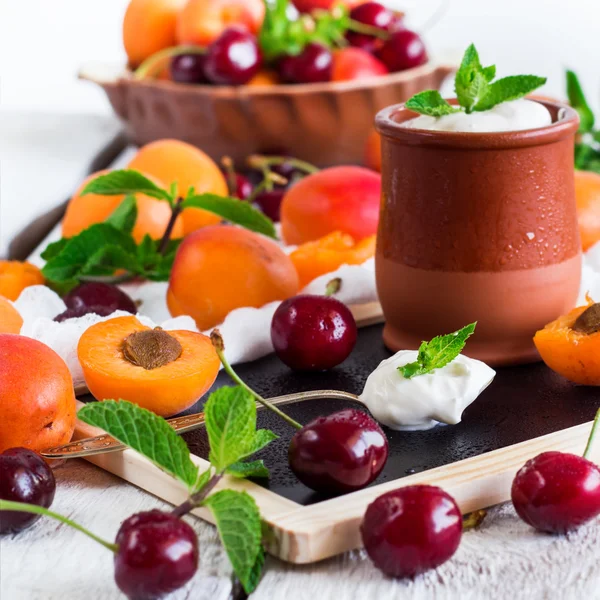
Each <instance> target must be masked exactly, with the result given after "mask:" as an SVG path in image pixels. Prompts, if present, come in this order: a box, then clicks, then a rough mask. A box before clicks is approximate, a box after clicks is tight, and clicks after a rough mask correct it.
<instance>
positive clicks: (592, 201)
mask: <svg viewBox="0 0 600 600" xmlns="http://www.w3.org/2000/svg"><path fill="white" fill-rule="evenodd" d="M575 199H576V200H577V216H578V220H579V232H580V234H581V245H582V246H583V250H584V251H585V250H587V249H588V248H591V247H592V246H593V245H594V244H595V243H596V242H598V241H600V175H599V174H598V173H592V172H591V171H575Z"/></svg>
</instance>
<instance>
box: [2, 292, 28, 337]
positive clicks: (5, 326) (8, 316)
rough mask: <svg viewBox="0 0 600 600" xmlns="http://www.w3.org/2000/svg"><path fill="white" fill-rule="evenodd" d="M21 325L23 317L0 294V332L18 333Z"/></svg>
mask: <svg viewBox="0 0 600 600" xmlns="http://www.w3.org/2000/svg"><path fill="white" fill-rule="evenodd" d="M21 327H23V317H21V315H20V314H19V311H18V310H17V309H16V308H15V307H14V306H13V305H12V303H11V302H10V300H8V299H6V298H5V297H4V296H0V333H19V332H20V331H21Z"/></svg>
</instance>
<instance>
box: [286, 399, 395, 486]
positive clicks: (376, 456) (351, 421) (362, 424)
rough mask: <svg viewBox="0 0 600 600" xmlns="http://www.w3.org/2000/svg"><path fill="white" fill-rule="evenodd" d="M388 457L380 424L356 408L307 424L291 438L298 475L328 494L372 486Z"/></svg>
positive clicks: (292, 461)
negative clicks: (370, 484)
mask: <svg viewBox="0 0 600 600" xmlns="http://www.w3.org/2000/svg"><path fill="white" fill-rule="evenodd" d="M387 457H388V441H387V438H386V437H385V434H384V433H383V431H382V430H381V427H379V425H378V424H377V423H376V422H375V421H374V420H373V419H372V418H371V417H370V416H369V415H367V414H366V413H364V412H362V411H360V410H356V409H353V408H349V409H346V410H342V411H340V412H336V413H334V414H332V415H329V416H326V417H318V418H317V419H315V420H314V421H311V422H310V423H309V424H308V425H305V426H304V427H303V428H302V429H300V430H299V431H298V432H297V433H296V434H295V435H294V437H293V438H292V441H291V442H290V447H289V453H288V459H289V464H290V467H291V469H292V471H293V472H294V473H295V475H296V477H298V479H299V480H300V481H301V482H302V483H303V484H304V485H306V486H307V487H309V488H311V489H312V490H315V491H317V492H323V493H327V494H339V493H345V492H353V491H355V490H359V489H361V488H363V487H365V486H367V485H369V483H371V482H372V481H373V480H374V479H375V478H376V477H377V476H378V475H379V473H381V470H382V469H383V467H384V466H385V463H386V461H387Z"/></svg>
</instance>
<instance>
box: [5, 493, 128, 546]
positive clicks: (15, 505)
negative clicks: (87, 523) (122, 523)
mask: <svg viewBox="0 0 600 600" xmlns="http://www.w3.org/2000/svg"><path fill="white" fill-rule="evenodd" d="M3 510H13V511H18V512H26V513H33V514H36V515H44V516H46V517H50V518H52V519H56V520H57V521H60V522H61V523H64V524H65V525H68V526H69V527H72V528H73V529H77V531H80V532H81V533H84V534H85V535H87V536H88V537H89V538H92V539H93V540H94V541H95V542H98V543H99V544H102V545H103V546H104V547H105V548H107V549H108V550H110V551H111V552H116V551H117V550H118V549H119V546H117V544H111V543H110V542H107V541H106V540H103V539H102V538H101V537H99V536H97V535H96V534H94V533H92V532H91V531H90V530H89V529H86V528H85V527H82V526H81V525H79V523H75V521H71V519H68V518H67V517H63V516H62V515H59V514H58V513H55V512H53V511H51V510H48V509H47V508H44V507H43V506H37V505H36V504H26V503H25V502H11V501H10V500H0V511H3Z"/></svg>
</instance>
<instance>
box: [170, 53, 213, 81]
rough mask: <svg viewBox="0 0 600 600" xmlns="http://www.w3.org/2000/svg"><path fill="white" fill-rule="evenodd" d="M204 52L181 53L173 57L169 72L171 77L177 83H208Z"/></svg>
mask: <svg viewBox="0 0 600 600" xmlns="http://www.w3.org/2000/svg"><path fill="white" fill-rule="evenodd" d="M205 62H206V55H204V54H180V55H179V56H174V57H173V58H172V59H171V64H170V65H169V73H170V74H171V79H172V80H173V81H176V82H177V83H192V84H194V83H195V84H199V83H206V77H205V76H204V63H205Z"/></svg>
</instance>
